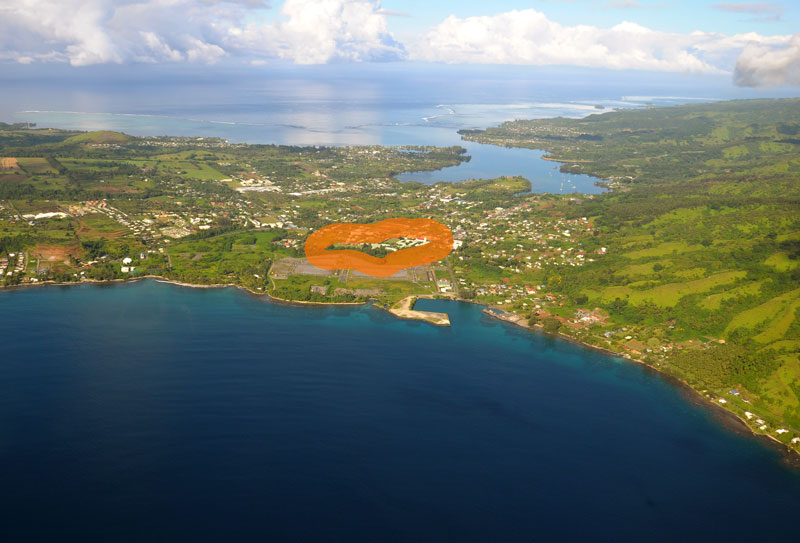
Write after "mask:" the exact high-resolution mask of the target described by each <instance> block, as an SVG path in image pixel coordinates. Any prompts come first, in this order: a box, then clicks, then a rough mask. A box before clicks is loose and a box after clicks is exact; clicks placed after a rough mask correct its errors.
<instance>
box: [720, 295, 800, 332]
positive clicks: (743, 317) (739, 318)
mask: <svg viewBox="0 0 800 543" xmlns="http://www.w3.org/2000/svg"><path fill="white" fill-rule="evenodd" d="M798 296H800V289H795V290H792V291H791V292H787V293H786V294H782V295H780V296H776V297H775V298H772V299H771V300H767V301H766V302H764V303H763V304H761V305H757V306H756V307H753V308H752V309H748V310H747V311H742V312H741V313H739V314H738V315H736V316H735V317H734V318H733V320H731V322H730V323H729V324H728V326H727V327H726V328H725V332H731V331H733V330H735V329H737V328H755V327H756V326H758V325H759V324H761V323H762V322H765V321H766V320H768V319H771V318H774V317H775V315H777V314H778V313H781V312H782V311H783V310H785V309H786V307H787V306H788V305H790V304H791V302H792V301H793V300H794V299H795V298H797V297H798Z"/></svg>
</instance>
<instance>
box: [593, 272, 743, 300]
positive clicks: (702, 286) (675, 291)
mask: <svg viewBox="0 0 800 543" xmlns="http://www.w3.org/2000/svg"><path fill="white" fill-rule="evenodd" d="M746 274H747V272H744V271H729V272H722V273H716V274H714V275H710V276H708V277H705V278H703V279H695V280H694V281H687V282H685V283H668V284H666V285H660V286H657V287H653V288H651V289H646V290H633V289H632V288H630V287H627V286H625V287H608V288H605V289H603V293H602V298H603V299H604V300H607V301H613V300H614V299H615V298H622V299H625V298H627V299H628V301H629V302H630V303H632V304H634V305H638V304H641V303H644V302H651V303H654V304H656V305H659V306H661V307H672V306H674V305H675V304H677V303H678V302H679V301H680V299H681V298H683V297H684V296H687V295H689V294H696V293H700V292H705V291H708V290H711V289H713V288H716V287H718V286H721V285H726V284H728V283H732V282H733V281H735V280H736V279H738V278H740V277H744V276H745V275H746Z"/></svg>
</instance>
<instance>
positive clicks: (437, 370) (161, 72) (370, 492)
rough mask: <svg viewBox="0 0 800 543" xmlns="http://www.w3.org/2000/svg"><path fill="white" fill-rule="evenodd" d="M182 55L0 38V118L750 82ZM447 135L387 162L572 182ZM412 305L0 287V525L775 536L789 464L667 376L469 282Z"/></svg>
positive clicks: (242, 114)
mask: <svg viewBox="0 0 800 543" xmlns="http://www.w3.org/2000/svg"><path fill="white" fill-rule="evenodd" d="M185 70H186V69H185V68H181V67H175V68H172V67H169V68H164V67H158V66H155V67H142V66H120V67H116V68H115V67H103V68H97V69H95V68H85V69H73V70H69V71H67V70H66V69H64V68H62V67H59V66H58V65H48V66H47V71H46V72H43V71H41V69H40V70H39V71H36V69H35V68H32V67H26V66H16V67H15V68H14V70H7V71H3V72H2V73H0V120H7V121H29V122H36V123H38V124H39V126H54V127H63V128H81V129H87V130H89V129H92V130H94V129H113V130H121V131H125V132H128V133H131V134H137V135H189V136H218V137H223V138H227V139H229V140H231V141H246V142H251V143H282V144H301V145H350V144H388V145H424V144H434V145H455V144H463V143H462V142H461V141H460V138H459V137H458V135H457V133H456V131H457V130H458V129H460V128H481V127H485V126H489V125H493V124H497V123H499V122H502V121H504V120H509V119H514V118H531V117H551V116H557V115H563V116H572V117H578V116H582V115H587V114H591V113H594V112H600V111H608V110H609V109H612V108H615V107H646V106H647V105H648V104H656V105H668V104H676V103H684V102H692V101H703V100H713V99H729V98H749V97H757V96H765V95H771V94H769V92H772V91H755V90H747V89H744V90H743V89H736V88H734V87H732V86H731V85H730V83H729V81H728V80H727V79H723V78H702V79H696V78H690V77H683V76H663V75H652V74H651V75H648V76H647V77H643V76H642V74H635V73H625V72H615V77H614V78H613V79H612V78H609V77H608V73H607V72H603V73H599V72H598V73H592V72H586V71H582V72H574V71H570V70H566V69H564V70H559V69H541V68H539V69H526V68H499V67H484V68H480V69H478V68H469V67H458V66H424V65H423V66H416V67H413V68H406V67H403V68H402V69H401V68H396V67H393V66H392V65H386V66H368V67H358V68H355V67H351V66H343V65H338V66H326V67H318V68H291V69H289V68H286V67H280V66H277V67H276V66H268V67H265V68H264V69H263V71H261V72H259V71H258V70H255V69H252V70H249V71H247V72H243V71H242V70H239V71H236V70H232V71H225V70H224V69H221V68H220V69H214V70H210V69H209V70H210V71H203V70H199V69H198V70H195V71H194V72H186V71H185ZM775 92H777V91H775ZM765 93H766V94H765ZM596 105H600V106H603V107H604V108H605V109H604V110H599V109H596V108H595V106H596ZM464 145H465V146H466V147H467V149H468V151H469V154H470V155H471V156H472V160H471V161H470V162H469V163H466V164H462V165H461V166H458V167H454V168H448V169H445V170H442V171H440V172H435V173H409V174H405V175H404V176H403V179H408V180H410V179H415V180H421V181H423V182H426V183H430V182H435V181H437V180H445V181H456V180H459V179H468V178H473V177H484V178H487V177H496V176H499V175H524V176H526V177H528V178H529V179H530V180H531V181H532V183H533V190H534V191H536V192H544V191H551V192H558V191H563V192H572V191H578V192H597V191H598V188H597V187H595V186H594V184H593V183H594V180H593V179H591V178H588V177H586V176H562V175H561V174H560V173H559V172H558V171H557V170H555V169H554V167H555V166H557V165H556V164H554V163H551V162H546V161H542V160H540V158H539V157H540V156H541V152H538V151H530V150H519V149H502V148H495V147H490V146H482V145H478V144H464ZM420 307H421V308H422V309H429V310H439V311H446V312H448V313H449V314H450V316H451V320H452V323H453V326H452V327H450V328H436V327H433V326H431V325H428V324H423V323H415V322H407V321H400V320H397V319H395V318H394V317H392V316H390V315H388V314H386V313H385V312H383V311H381V310H379V309H376V308H372V307H357V308H344V307H336V308H334V307H324V308H320V307H313V308H309V307H297V306H286V305H280V304H275V303H271V302H269V301H267V300H264V299H261V298H258V297H254V296H251V295H248V294H246V293H244V292H242V291H239V290H236V289H220V290H204V289H189V288H181V287H176V286H172V285H166V284H160V283H157V282H154V281H143V282H139V283H135V284H126V285H109V286H90V285H82V286H73V287H43V288H36V289H29V290H16V291H5V292H0V345H2V356H0V521H1V522H0V525H1V526H2V528H0V539H2V541H15V542H16V541H56V540H57V541H81V542H84V541H92V542H94V541H102V542H105V541H147V542H152V541H283V540H295V541H348V542H370V543H372V542H377V541H381V542H382V541H412V542H419V541H459V542H460V541H481V542H483V541H642V540H646V541H676V540H685V541H703V540H705V541H708V540H713V541H726V542H728V541H778V540H793V539H796V538H797V527H796V516H797V512H798V511H800V472H798V471H797V470H792V469H790V468H787V467H786V466H785V465H784V463H783V462H782V457H781V456H780V454H779V452H778V451H777V450H776V449H775V448H774V447H773V446H771V445H769V444H765V443H764V442H763V441H760V440H758V439H755V438H753V437H751V436H748V435H744V434H743V433H742V432H741V430H739V431H737V430H735V429H733V428H730V427H729V425H726V424H723V423H722V421H721V420H720V419H719V416H720V415H719V414H717V413H714V412H712V411H710V410H709V408H708V407H703V406H699V405H697V402H696V401H693V399H692V397H691V396H687V394H686V392H685V391H683V390H681V389H680V388H679V387H676V386H674V385H673V384H672V383H670V382H668V381H667V380H665V379H664V378H662V377H660V376H658V375H657V374H654V373H653V372H651V371H649V370H647V369H645V368H643V367H640V366H638V365H635V364H632V363H628V362H624V361H622V360H619V359H615V358H612V357H609V356H606V355H604V354H601V353H598V352H595V351H591V350H587V349H584V348H582V347H579V346H575V345H571V344H569V343H565V342H562V341H558V340H553V339H548V338H545V337H542V336H539V335H534V334H530V333H528V332H526V331H524V330H521V329H518V328H515V327H512V326H510V325H507V324H505V323H501V322H499V321H497V320H493V319H490V318H489V317H487V316H485V315H483V314H482V313H481V311H480V308H479V307H477V306H474V305H470V304H459V303H454V302H432V301H423V302H420Z"/></svg>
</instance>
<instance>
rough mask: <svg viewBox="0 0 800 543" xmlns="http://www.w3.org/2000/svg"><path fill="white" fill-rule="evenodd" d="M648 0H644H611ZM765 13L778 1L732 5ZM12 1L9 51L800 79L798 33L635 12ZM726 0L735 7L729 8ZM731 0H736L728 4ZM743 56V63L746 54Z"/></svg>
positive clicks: (316, 1) (627, 1) (256, 1)
mask: <svg viewBox="0 0 800 543" xmlns="http://www.w3.org/2000/svg"><path fill="white" fill-rule="evenodd" d="M610 1H611V3H613V4H615V5H628V6H632V5H637V4H638V3H639V2H638V0H610ZM730 5H731V6H734V7H733V8H730V9H735V10H736V11H745V10H748V11H747V12H749V13H765V12H767V11H768V10H769V9H772V7H773V4H772V3H768V2H767V3H749V4H730ZM268 6H269V2H267V1H265V0H0V61H3V62H7V61H9V60H13V61H16V62H19V63H34V62H69V63H71V64H73V65H76V66H81V65H88V64H98V63H109V62H113V63H123V62H149V63H156V62H197V63H207V64H213V63H215V62H219V61H220V60H221V59H223V58H226V57H228V58H240V59H242V61H243V62H247V63H250V64H251V65H253V66H259V65H263V64H264V63H266V62H268V61H269V60H272V59H285V60H288V61H291V62H294V63H297V64H319V63H327V62H339V61H341V62H361V61H383V60H401V59H406V58H408V59H411V60H421V61H432V62H447V63H488V64H501V63H502V64H527V65H570V66H588V67H604V68H612V69H640V70H659V71H672V72H695V73H720V72H729V71H730V70H731V69H732V67H733V65H734V64H736V65H737V69H736V81H737V82H739V84H743V85H762V84H779V83H780V82H790V83H791V82H797V60H796V58H797V57H796V55H797V50H798V45H797V40H798V38H796V37H795V38H794V39H793V38H792V37H791V36H762V35H760V34H757V33H746V34H737V35H731V36H727V35H723V34H718V33H709V32H699V31H698V32H692V33H690V34H678V33H669V32H661V31H657V30H653V29H650V28H647V27H644V26H642V25H639V24H636V23H632V22H621V23H619V24H617V25H616V26H613V27H610V28H600V27H597V26H592V25H563V24H560V23H557V22H555V21H552V20H550V19H548V17H547V16H546V15H545V14H544V13H541V12H539V11H536V10H534V9H524V10H519V11H510V12H506V13H500V14H497V15H493V16H483V17H467V18H459V17H456V16H450V17H448V18H447V19H445V20H444V21H442V22H441V23H440V24H439V25H437V26H435V27H433V28H431V29H430V30H429V31H428V32H426V33H424V34H421V35H418V36H416V37H412V38H409V41H408V43H407V44H406V45H405V46H404V45H403V44H400V43H398V42H397V41H396V40H395V39H394V37H393V36H392V34H391V33H390V32H389V30H388V24H387V18H388V17H391V16H394V15H399V14H398V13H395V12H391V11H387V10H384V9H382V7H381V4H380V1H379V0H285V1H284V2H283V5H282V8H281V10H280V12H279V14H277V16H276V14H272V15H271V16H272V17H273V18H274V20H272V21H269V22H264V21H267V19H266V17H267V16H269V15H270V12H268V11H265V8H268ZM721 6H724V7H721ZM718 7H720V9H729V7H730V6H729V5H728V4H720V5H719V6H718ZM737 58H738V63H737Z"/></svg>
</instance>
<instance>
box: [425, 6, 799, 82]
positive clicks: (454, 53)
mask: <svg viewBox="0 0 800 543" xmlns="http://www.w3.org/2000/svg"><path fill="white" fill-rule="evenodd" d="M788 39H789V38H788V37H787V36H779V37H774V38H766V37H762V36H759V35H758V34H747V35H736V36H725V35H722V34H715V33H707V32H693V33H691V34H677V33H669V32H662V31H657V30H652V29H650V28H647V27H644V26H642V25H639V24H636V23H632V22H622V23H620V24H618V25H616V26H613V27H611V28H599V27H596V26H590V25H574V26H569V25H562V24H560V23H557V22H555V21H551V20H550V19H548V18H547V16H546V15H545V14H544V13H541V12H538V11H536V10H534V9H525V10H519V11H517V10H515V11H510V12H506V13H501V14H498V15H493V16H481V17H467V18H459V17H456V16H453V15H451V16H450V17H448V18H447V19H445V20H444V21H443V22H442V23H441V24H439V25H437V26H435V27H433V28H432V29H431V30H430V31H429V32H428V33H427V34H426V35H425V36H423V37H422V38H421V39H419V40H418V41H416V42H415V43H414V44H413V45H412V46H411V47H410V51H411V55H410V56H411V58H414V59H418V60H426V61H437V62H450V63H487V64H527V65H570V66H589V67H604V68H612V69H636V70H659V71H672V72H690V73H722V72H726V70H725V68H726V67H728V66H731V65H732V63H733V59H735V57H736V55H737V54H738V53H739V52H740V51H741V49H742V48H744V47H745V46H746V45H747V44H748V43H750V42H752V41H756V42H758V43H769V44H773V45H774V44H780V43H786V42H787V41H788Z"/></svg>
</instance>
